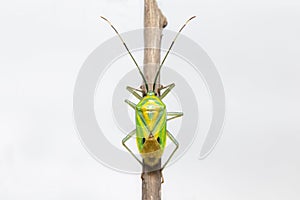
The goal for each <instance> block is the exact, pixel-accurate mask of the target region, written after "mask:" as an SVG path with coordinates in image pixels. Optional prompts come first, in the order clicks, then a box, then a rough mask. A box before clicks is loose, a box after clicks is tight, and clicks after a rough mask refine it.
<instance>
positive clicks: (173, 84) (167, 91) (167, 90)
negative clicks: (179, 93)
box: [159, 83, 175, 99]
mask: <svg viewBox="0 0 300 200" xmlns="http://www.w3.org/2000/svg"><path fill="white" fill-rule="evenodd" d="M174 87H175V83H172V84H170V85H167V86H165V87H162V88H160V90H163V89H165V88H167V89H166V91H164V93H162V95H161V96H160V97H159V98H160V99H163V98H165V97H166V96H167V94H169V92H170V91H171V90H172V89H173V88H174Z"/></svg>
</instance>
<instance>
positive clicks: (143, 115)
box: [101, 16, 195, 170]
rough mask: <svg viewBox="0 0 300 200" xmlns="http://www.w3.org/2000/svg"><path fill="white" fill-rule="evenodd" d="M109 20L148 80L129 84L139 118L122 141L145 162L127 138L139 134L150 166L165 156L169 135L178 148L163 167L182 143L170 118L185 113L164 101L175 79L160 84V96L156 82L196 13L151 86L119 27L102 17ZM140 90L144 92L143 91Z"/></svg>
mask: <svg viewBox="0 0 300 200" xmlns="http://www.w3.org/2000/svg"><path fill="white" fill-rule="evenodd" d="M101 18H102V19H104V20H105V21H107V22H108V23H109V24H110V26H111V27H112V28H113V29H114V31H115V32H116V34H117V35H118V36H119V38H120V40H121V41H122V43H123V45H124V47H125V49H126V50H127V52H128V54H129V55H130V57H131V58H132V60H133V62H134V64H135V65H136V67H137V69H138V71H139V73H140V75H141V77H142V79H143V82H144V84H145V89H146V91H143V90H140V89H135V88H132V87H129V86H127V88H126V89H127V90H128V91H129V92H130V93H131V94H132V95H134V96H135V97H136V98H137V99H138V100H139V103H138V104H135V103H133V102H131V101H129V100H125V102H126V103H127V104H128V105H129V106H130V107H132V108H133V109H134V110H135V121H136V129H135V130H133V131H131V132H130V133H129V134H128V135H127V136H126V137H125V138H124V139H123V140H122V144H123V145H124V147H125V148H126V149H127V150H128V151H129V153H130V154H131V155H132V156H133V157H134V158H135V159H136V160H137V161H138V162H139V163H140V164H141V165H143V162H142V161H141V160H140V159H139V158H138V157H137V156H136V155H135V154H134V153H133V152H132V151H131V149H130V148H128V146H127V145H126V142H127V141H128V140H129V139H130V138H131V137H133V136H134V135H136V143H137V147H138V150H139V153H140V155H141V157H142V158H143V160H144V163H145V164H146V165H148V166H155V165H157V164H158V162H159V161H160V159H161V156H162V154H163V152H164V149H165V146H166V139H167V137H168V138H169V139H170V140H171V141H172V142H173V143H174V144H175V146H176V147H175V149H174V150H173V151H172V153H171V154H170V156H169V158H168V159H167V161H166V162H165V164H163V165H162V167H161V170H163V169H164V168H165V166H166V165H167V164H168V162H169V161H170V160H171V158H172V156H173V155H174V153H175V152H176V150H177V149H178V147H179V143H178V142H177V140H176V139H175V137H174V136H173V135H172V134H171V133H170V132H169V131H168V130H167V121H169V120H172V119H175V118H178V117H182V116H183V113H182V112H167V110H166V105H165V104H164V103H163V101H162V100H163V98H164V97H166V95H167V94H168V93H169V92H170V91H171V90H172V89H173V88H174V87H175V84H174V83H172V84H170V85H167V86H160V87H159V88H158V94H160V93H161V92H162V91H163V93H162V94H161V95H160V96H159V95H158V94H156V93H155V92H154V91H155V85H156V81H157V79H158V77H159V73H160V70H161V68H162V66H163V64H164V62H165V61H166V58H167V57H168V55H169V53H170V51H171V49H172V47H173V45H174V43H175V41H176V39H177V37H178V36H179V34H180V32H181V31H182V30H183V29H184V27H185V26H186V25H187V23H188V22H189V21H191V20H192V19H194V18H195V16H193V17H191V18H190V19H189V20H187V21H186V23H185V24H184V25H183V26H182V27H181V29H180V30H179V31H178V32H177V34H176V36H175V38H174V39H173V41H172V43H171V45H170V47H169V49H168V51H167V53H166V55H165V56H164V58H163V60H162V62H161V64H160V66H159V68H158V70H157V73H156V75H155V79H154V81H153V87H152V88H149V85H148V83H147V80H146V78H145V76H144V74H143V72H142V71H141V69H140V67H139V65H138V64H137V62H136V60H135V59H134V57H133V55H132V54H131V52H130V50H129V48H128V47H127V45H126V43H125V42H124V40H123V38H122V37H121V35H120V34H119V32H118V31H117V29H116V28H115V27H114V26H113V25H112V24H111V23H110V21H108V20H107V19H106V18H105V17H102V16H101ZM139 93H140V94H139Z"/></svg>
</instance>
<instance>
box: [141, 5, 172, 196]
mask: <svg viewBox="0 0 300 200" xmlns="http://www.w3.org/2000/svg"><path fill="white" fill-rule="evenodd" d="M144 1H145V2H144V3H145V11H144V12H145V13H144V28H145V31H144V41H145V42H144V45H145V50H144V75H145V78H146V80H147V82H148V85H149V89H150V90H152V88H153V81H154V78H155V75H156V72H157V71H158V68H159V64H160V47H161V38H162V29H163V28H164V27H166V26H167V19H166V17H165V16H164V15H163V14H162V12H161V10H160V9H159V8H158V6H157V2H156V0H144ZM159 87H160V79H158V80H157V83H156V86H155V92H156V93H157V94H158V95H159V93H158V88H159ZM143 90H144V92H146V91H145V87H143ZM151 168H152V169H156V170H154V171H153V170H151ZM160 168H161V162H159V164H158V166H154V167H149V166H147V165H146V164H145V163H144V164H143V173H142V200H160V199H161V180H162V175H161V171H160ZM157 169H158V170H157Z"/></svg>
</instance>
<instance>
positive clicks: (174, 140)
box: [161, 131, 179, 170]
mask: <svg viewBox="0 0 300 200" xmlns="http://www.w3.org/2000/svg"><path fill="white" fill-rule="evenodd" d="M167 136H168V137H169V138H170V140H171V141H172V142H173V143H174V144H175V145H176V147H175V149H174V150H173V152H172V153H171V155H170V157H169V158H168V160H167V161H166V163H165V164H164V165H163V167H162V168H161V170H163V169H164V168H165V167H166V165H167V164H168V162H169V161H170V160H171V158H172V157H173V155H174V153H175V152H176V150H177V149H178V147H179V143H178V141H177V140H176V139H175V137H174V136H173V135H172V134H171V133H170V132H169V131H167Z"/></svg>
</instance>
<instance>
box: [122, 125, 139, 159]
mask: <svg viewBox="0 0 300 200" xmlns="http://www.w3.org/2000/svg"><path fill="white" fill-rule="evenodd" d="M135 133H136V130H133V131H131V132H130V133H128V135H127V136H126V137H125V138H124V139H123V140H122V144H123V146H124V147H125V148H126V149H127V151H128V152H129V153H130V154H131V155H132V156H133V157H134V158H135V159H136V160H137V161H138V162H139V163H140V164H141V165H143V162H142V161H140V159H138V157H136V155H135V154H134V153H133V152H132V151H131V149H130V148H129V147H128V146H127V145H126V142H127V141H128V140H129V139H130V138H131V137H132V136H134V135H135Z"/></svg>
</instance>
